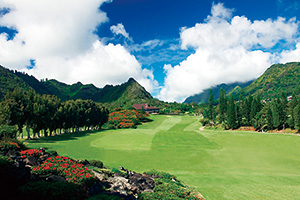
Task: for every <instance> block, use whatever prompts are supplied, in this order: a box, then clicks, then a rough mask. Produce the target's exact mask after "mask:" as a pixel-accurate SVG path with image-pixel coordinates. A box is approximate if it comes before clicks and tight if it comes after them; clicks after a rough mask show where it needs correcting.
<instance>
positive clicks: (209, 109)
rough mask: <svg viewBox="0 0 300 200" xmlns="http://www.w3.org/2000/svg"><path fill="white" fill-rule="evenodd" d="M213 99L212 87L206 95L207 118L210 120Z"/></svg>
mask: <svg viewBox="0 0 300 200" xmlns="http://www.w3.org/2000/svg"><path fill="white" fill-rule="evenodd" d="M213 101H214V96H213V93H212V89H210V91H209V97H208V119H210V120H213V119H214V107H213Z"/></svg>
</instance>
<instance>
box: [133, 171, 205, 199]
mask: <svg viewBox="0 0 300 200" xmlns="http://www.w3.org/2000/svg"><path fill="white" fill-rule="evenodd" d="M148 174H150V175H154V176H157V178H156V179H155V183H156V186H155V188H154V192H153V193H149V192H148V193H142V194H141V195H139V198H138V199H140V200H151V199H173V200H180V199H187V200H199V199H202V198H201V197H200V195H199V194H198V196H197V194H196V193H195V191H192V189H190V188H188V187H187V186H186V185H184V184H183V183H181V182H180V181H179V180H177V179H176V176H174V175H171V174H169V173H166V172H159V171H156V170H151V171H150V172H148Z"/></svg>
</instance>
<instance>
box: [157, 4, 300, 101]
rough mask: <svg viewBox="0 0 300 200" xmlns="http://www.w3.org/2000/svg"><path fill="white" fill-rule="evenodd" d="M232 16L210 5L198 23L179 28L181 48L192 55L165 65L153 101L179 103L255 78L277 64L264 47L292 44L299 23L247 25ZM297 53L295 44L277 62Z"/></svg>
mask: <svg viewBox="0 0 300 200" xmlns="http://www.w3.org/2000/svg"><path fill="white" fill-rule="evenodd" d="M232 13H233V10H232V9H227V8H225V7H224V5H223V4H221V3H219V4H214V5H213V6H212V11H211V15H209V16H208V17H207V18H206V20H205V21H204V23H198V24H196V25H195V26H194V27H191V28H182V30H181V33H180V37H181V48H182V49H188V48H193V49H194V50H195V53H193V54H191V55H190V56H189V57H188V58H187V59H186V60H184V61H182V62H181V63H180V64H179V65H176V66H174V67H173V66H171V65H165V67H164V69H165V73H166V77H165V81H164V86H163V88H162V90H161V92H160V94H159V96H158V97H159V98H161V99H163V100H166V101H183V100H184V98H186V97H187V96H190V95H193V94H196V93H199V92H201V91H203V90H204V89H207V88H209V87H211V86H213V85H217V84H221V83H224V82H225V83H231V82H235V81H248V80H251V79H254V78H257V77H258V76H259V75H261V74H262V73H263V72H264V71H265V70H266V68H267V67H269V66H270V65H271V64H272V63H274V62H277V61H279V60H280V58H279V57H278V54H276V53H270V52H271V51H270V49H271V48H273V47H275V45H276V44H278V43H282V42H285V43H286V44H293V42H294V41H295V37H297V34H298V27H299V22H297V21H296V19H295V18H292V19H290V20H286V19H284V18H281V17H279V18H278V19H276V20H271V19H268V20H265V21H264V20H261V21H253V22H252V21H250V20H249V19H247V18H246V17H245V16H234V17H232ZM297 50H298V51H299V45H298V49H296V50H295V51H287V52H285V54H284V53H283V54H282V55H281V58H282V60H283V57H284V58H286V59H287V60H289V59H288V58H287V57H288V56H290V57H293V56H297V53H299V52H298V51H297ZM298 60H299V59H298Z"/></svg>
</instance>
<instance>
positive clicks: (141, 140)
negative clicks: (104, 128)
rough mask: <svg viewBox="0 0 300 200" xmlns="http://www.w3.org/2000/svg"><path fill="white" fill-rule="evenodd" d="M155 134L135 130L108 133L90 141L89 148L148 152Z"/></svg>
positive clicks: (153, 131)
mask: <svg viewBox="0 0 300 200" xmlns="http://www.w3.org/2000/svg"><path fill="white" fill-rule="evenodd" d="M156 132H157V131H155V130H137V129H123V130H117V131H110V132H109V133H104V134H103V135H102V137H99V138H98V139H96V140H94V141H92V142H91V146H92V147H97V148H102V149H106V150H128V151H132V150H144V151H145V150H150V147H151V144H152V139H153V137H154V135H155V133H156ZM112 141H113V142H112Z"/></svg>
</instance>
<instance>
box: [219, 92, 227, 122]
mask: <svg viewBox="0 0 300 200" xmlns="http://www.w3.org/2000/svg"><path fill="white" fill-rule="evenodd" d="M226 110H227V98H226V92H225V90H223V88H220V93H219V114H220V121H219V122H220V123H222V122H224V121H225V114H226Z"/></svg>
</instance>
